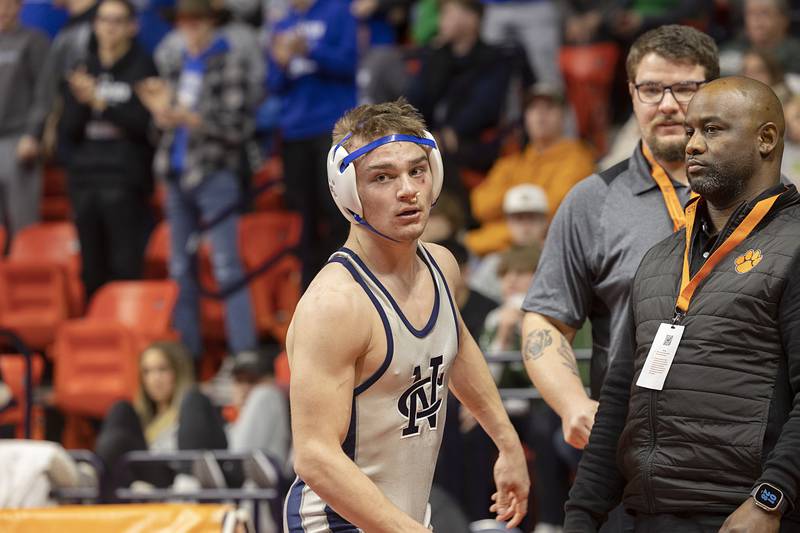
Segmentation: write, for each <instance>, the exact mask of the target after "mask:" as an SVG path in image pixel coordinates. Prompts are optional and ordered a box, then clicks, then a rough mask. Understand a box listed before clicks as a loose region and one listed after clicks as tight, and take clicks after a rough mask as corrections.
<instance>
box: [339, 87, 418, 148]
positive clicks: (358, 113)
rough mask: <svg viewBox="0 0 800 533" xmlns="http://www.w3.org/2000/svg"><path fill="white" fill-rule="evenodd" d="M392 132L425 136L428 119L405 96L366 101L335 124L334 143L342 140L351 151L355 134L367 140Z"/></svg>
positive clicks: (359, 138) (362, 140) (360, 140)
mask: <svg viewBox="0 0 800 533" xmlns="http://www.w3.org/2000/svg"><path fill="white" fill-rule="evenodd" d="M393 133H401V134H404V135H413V136H415V137H424V136H425V119H423V118H422V115H421V114H420V112H419V111H417V109H416V108H415V107H414V106H412V105H411V104H409V103H408V101H406V99H405V98H402V97H401V98H399V99H397V100H395V101H394V102H384V103H381V104H364V105H360V106H358V107H356V108H354V109H351V110H350V111H348V112H347V113H345V114H344V116H343V117H342V118H340V119H339V120H338V121H337V122H336V125H335V126H334V127H333V143H334V144H337V143H340V142H341V143H342V146H343V147H344V148H345V149H346V150H347V151H348V152H349V151H352V148H353V146H351V145H352V140H353V139H354V138H356V137H357V138H358V140H359V142H360V143H368V142H370V141H374V140H375V139H378V138H380V137H383V136H385V135H391V134H393ZM345 137H347V139H345ZM343 139H345V140H344V142H342V140H343Z"/></svg>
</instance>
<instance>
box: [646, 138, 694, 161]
mask: <svg viewBox="0 0 800 533" xmlns="http://www.w3.org/2000/svg"><path fill="white" fill-rule="evenodd" d="M645 140H646V141H647V146H649V147H650V151H651V152H653V157H655V158H656V159H657V160H658V161H667V162H669V163H677V162H679V161H683V159H684V158H685V157H686V141H685V140H684V139H680V140H669V141H667V140H662V139H659V138H658V137H656V136H655V135H651V136H650V137H649V138H648V139H645Z"/></svg>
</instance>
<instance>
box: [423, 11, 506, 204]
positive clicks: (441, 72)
mask: <svg viewBox="0 0 800 533" xmlns="http://www.w3.org/2000/svg"><path fill="white" fill-rule="evenodd" d="M482 16H483V5H482V4H481V3H480V2H479V1H478V0H444V1H443V2H442V4H441V13H440V16H439V34H438V35H437V37H436V39H435V40H434V41H433V43H434V44H432V45H431V46H428V47H426V48H425V49H424V50H423V51H422V53H421V67H420V70H419V72H418V74H417V75H416V76H415V77H414V78H413V79H412V80H411V82H410V87H409V90H408V99H409V101H410V102H411V104H412V105H414V107H416V108H417V109H419V110H420V112H421V113H422V115H423V116H424V117H425V122H426V123H427V124H428V126H429V127H430V129H431V131H432V132H433V133H434V135H435V136H436V138H437V141H438V143H439V148H440V150H441V151H442V155H443V157H444V158H445V164H444V168H445V180H444V187H445V189H446V190H451V191H453V192H454V193H455V194H456V195H457V196H458V197H459V198H460V199H461V200H462V202H463V204H464V206H466V205H467V198H466V192H465V190H464V187H463V185H462V184H461V177H460V173H459V170H460V169H461V168H467V169H471V170H476V171H479V172H485V171H486V170H488V169H489V167H490V166H491V164H492V163H493V162H494V159H495V157H496V156H497V153H498V146H499V140H498V139H497V138H496V135H495V138H494V139H491V140H489V141H486V140H484V138H483V136H484V135H485V134H487V133H491V132H492V131H491V130H493V129H494V130H495V133H496V128H497V127H498V126H499V125H500V120H501V114H502V111H503V106H504V103H505V95H506V93H507V92H508V85H509V79H510V77H511V71H512V69H511V65H510V62H509V61H508V60H507V58H506V56H505V55H504V54H503V53H502V52H501V51H500V50H499V49H497V48H495V47H493V46H490V45H488V44H486V43H484V42H483V41H482V40H481V38H480V28H481V19H482Z"/></svg>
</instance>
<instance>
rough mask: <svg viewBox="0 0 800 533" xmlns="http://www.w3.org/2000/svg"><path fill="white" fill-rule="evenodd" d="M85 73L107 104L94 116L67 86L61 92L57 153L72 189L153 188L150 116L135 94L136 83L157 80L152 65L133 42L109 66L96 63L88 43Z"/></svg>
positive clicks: (92, 45)
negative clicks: (152, 77)
mask: <svg viewBox="0 0 800 533" xmlns="http://www.w3.org/2000/svg"><path fill="white" fill-rule="evenodd" d="M86 70H87V72H88V73H89V74H91V75H92V76H94V77H95V78H96V79H97V80H98V86H99V87H100V89H99V90H100V91H101V92H102V93H103V94H104V96H105V99H106V101H107V103H108V105H107V107H106V108H105V110H103V111H102V112H97V111H94V110H92V108H91V107H89V106H88V105H84V104H81V103H79V102H78V101H77V100H76V99H75V97H74V96H73V94H72V91H71V90H70V88H69V85H68V84H67V85H65V87H64V88H63V90H62V94H63V97H64V110H63V113H62V116H61V121H60V123H59V143H60V151H61V154H62V155H63V157H64V158H65V161H66V164H67V170H68V175H69V184H70V186H71V187H76V186H77V187H95V186H100V187H102V186H115V187H119V186H124V187H133V188H140V189H143V190H144V191H149V190H151V189H152V185H153V177H152V161H153V152H154V147H153V145H152V143H151V141H150V134H151V117H150V113H149V112H148V110H147V109H146V108H145V107H144V105H142V103H141V102H140V101H139V98H138V97H137V96H136V93H135V90H134V86H135V84H136V83H137V82H139V81H140V80H143V79H145V78H148V77H151V76H156V75H157V73H156V69H155V65H154V64H153V61H152V59H151V58H150V56H149V55H147V53H146V52H145V51H144V50H143V49H141V48H140V47H139V46H138V45H137V44H136V43H134V44H133V46H132V47H131V49H130V50H129V51H128V52H127V53H126V54H125V55H124V56H122V57H121V58H120V59H119V60H118V61H117V62H116V63H115V64H114V65H112V66H111V68H108V69H107V68H105V67H103V66H102V65H101V64H100V60H99V58H98V56H97V47H96V44H95V42H94V39H92V43H91V45H90V53H89V56H88V58H87V62H86Z"/></svg>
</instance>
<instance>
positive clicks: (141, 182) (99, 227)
mask: <svg viewBox="0 0 800 533" xmlns="http://www.w3.org/2000/svg"><path fill="white" fill-rule="evenodd" d="M136 32H137V25H136V11H135V8H134V7H133V4H131V3H130V2H129V1H128V0H101V1H100V3H99V4H98V9H97V15H96V17H95V21H94V34H95V40H94V41H93V42H92V44H91V46H90V50H89V54H88V56H87V58H86V63H85V64H83V65H81V66H80V67H78V68H77V69H76V70H74V71H72V73H70V74H69V76H68V77H67V81H68V85H67V86H66V87H65V88H64V90H63V99H64V108H63V111H62V114H61V121H60V123H59V132H60V138H61V145H62V147H63V148H64V157H65V163H66V165H67V175H68V181H67V188H68V191H69V198H70V202H71V204H72V212H73V214H74V217H75V226H76V228H77V230H78V239H79V241H80V251H81V265H82V266H81V277H82V278H83V284H84V287H85V288H86V293H87V296H88V298H87V300H88V299H89V298H91V296H92V294H94V292H95V291H96V290H97V289H99V288H100V287H101V286H102V285H103V284H104V283H106V282H109V281H113V280H123V279H137V278H139V277H141V274H142V267H143V257H144V248H145V243H146V239H147V230H148V227H149V224H150V222H151V221H152V216H151V213H150V203H149V199H150V195H151V193H152V191H153V175H152V161H153V146H152V145H151V143H150V138H149V135H150V126H151V119H150V113H149V112H148V110H147V108H145V107H144V106H143V105H142V103H141V101H140V100H139V97H138V96H136V92H135V90H134V88H135V87H136V85H137V84H138V83H139V82H140V81H142V80H144V79H147V78H150V77H152V76H155V75H156V68H155V65H153V61H152V60H151V59H150V56H149V55H147V54H146V53H145V52H144V50H143V49H141V48H140V47H139V45H138V44H137V43H136V41H135V38H136Z"/></svg>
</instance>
